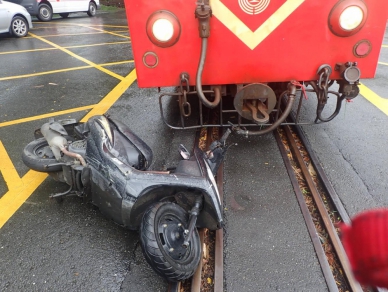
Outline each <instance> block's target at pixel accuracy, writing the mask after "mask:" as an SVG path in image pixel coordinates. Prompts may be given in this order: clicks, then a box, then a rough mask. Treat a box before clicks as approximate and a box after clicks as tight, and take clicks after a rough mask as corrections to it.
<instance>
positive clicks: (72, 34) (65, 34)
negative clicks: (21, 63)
mask: <svg viewBox="0 0 388 292" xmlns="http://www.w3.org/2000/svg"><path fill="white" fill-rule="evenodd" d="M80 26H81V27H86V28H92V27H87V26H84V25H80ZM96 30H97V29H96ZM115 32H126V33H128V30H121V31H115ZM103 33H106V34H113V35H117V36H120V37H124V38H129V37H128V36H123V35H121V34H114V33H112V32H110V31H107V30H100V29H99V30H98V31H97V32H81V33H62V34H48V35H44V36H42V37H45V38H47V37H51V38H52V37H62V36H79V35H87V34H103ZM31 38H33V37H32V36H30V37H25V39H31Z"/></svg>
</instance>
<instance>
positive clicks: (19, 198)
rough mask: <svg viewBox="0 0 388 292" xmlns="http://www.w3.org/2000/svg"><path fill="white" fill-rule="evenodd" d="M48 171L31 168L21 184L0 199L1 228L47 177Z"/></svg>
mask: <svg viewBox="0 0 388 292" xmlns="http://www.w3.org/2000/svg"><path fill="white" fill-rule="evenodd" d="M47 176H48V175H47V173H41V172H36V171H33V170H30V171H28V172H27V173H26V175H24V176H23V178H22V179H21V183H20V185H19V186H18V187H17V188H15V189H12V190H9V191H8V192H7V193H5V194H4V196H2V197H1V199H0V228H2V227H3V226H4V224H5V223H6V222H7V221H8V220H9V218H11V217H12V215H13V214H15V212H16V211H17V210H18V209H19V208H20V207H21V206H22V205H23V203H24V202H25V201H26V200H27V199H28V198H29V197H30V196H31V194H32V193H33V192H34V191H35V190H36V189H37V188H38V187H39V186H40V185H41V183H42V182H43V181H44V180H45V179H46V177H47Z"/></svg>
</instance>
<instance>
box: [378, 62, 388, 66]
mask: <svg viewBox="0 0 388 292" xmlns="http://www.w3.org/2000/svg"><path fill="white" fill-rule="evenodd" d="M379 64H380V65H385V66H388V63H384V62H379Z"/></svg>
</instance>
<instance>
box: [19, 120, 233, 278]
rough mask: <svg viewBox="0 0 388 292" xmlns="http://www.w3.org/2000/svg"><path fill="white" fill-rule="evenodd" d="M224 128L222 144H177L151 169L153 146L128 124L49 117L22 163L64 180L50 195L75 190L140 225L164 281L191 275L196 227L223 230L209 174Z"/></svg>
mask: <svg viewBox="0 0 388 292" xmlns="http://www.w3.org/2000/svg"><path fill="white" fill-rule="evenodd" d="M230 132H231V131H230V130H229V129H228V130H227V131H226V132H225V134H224V135H223V136H222V138H221V139H220V140H219V141H215V142H213V143H212V144H211V146H210V150H209V151H207V152H203V151H202V150H200V149H199V148H197V147H196V148H194V151H193V153H192V154H190V152H189V151H188V150H187V149H186V148H185V147H184V146H183V145H180V147H179V150H180V153H181V156H182V160H180V161H179V163H178V165H177V166H176V168H175V169H174V170H171V171H150V170H148V168H149V166H150V165H151V163H152V151H151V149H150V148H149V147H148V145H146V144H145V143H144V141H142V140H141V139H140V138H139V137H138V136H136V135H135V134H134V133H133V132H132V131H131V130H130V129H129V128H128V127H127V126H126V125H124V124H123V123H121V122H120V121H118V120H115V119H112V118H110V117H108V116H104V115H99V116H94V117H92V118H90V119H89V120H88V121H87V122H86V123H77V122H76V121H75V120H74V119H67V120H60V121H54V120H53V119H51V120H50V121H49V122H48V123H45V124H44V125H43V126H42V127H41V128H40V129H38V130H36V131H35V140H34V141H32V142H30V143H29V144H28V145H27V146H26V147H25V148H24V151H23V154H22V159H23V162H24V163H25V164H26V165H27V166H28V167H29V168H31V169H33V170H35V171H39V172H46V173H48V174H49V175H50V176H51V177H53V178H54V179H55V180H57V181H60V182H64V183H66V184H68V185H69V189H68V191H66V192H64V193H57V194H54V195H51V196H50V197H52V198H56V199H58V200H60V199H63V198H64V197H66V196H69V195H74V194H75V195H77V196H79V197H81V198H83V199H84V201H86V202H91V203H92V204H94V205H96V206H97V207H98V208H99V209H100V211H101V212H102V213H103V214H105V215H106V216H107V217H108V218H110V219H112V220H113V221H114V222H116V223H118V224H120V225H122V226H124V227H126V228H129V229H132V230H139V232H140V242H141V246H142V250H143V253H144V255H145V258H146V260H147V262H148V263H149V264H150V265H151V267H152V268H153V269H154V270H155V271H156V272H157V273H158V274H160V275H161V276H163V277H164V278H166V279H167V280H168V281H172V282H176V281H182V280H184V279H187V278H189V277H191V276H192V275H193V274H194V272H195V270H196V268H197V266H198V264H199V262H200V260H201V244H200V239H199V235H198V231H197V228H208V229H210V230H216V229H219V228H221V227H222V223H223V221H222V207H221V201H220V195H219V193H218V189H217V185H216V182H215V180H214V176H215V174H216V173H217V170H218V168H219V166H220V164H221V162H222V160H223V158H224V155H225V152H226V150H227V147H226V144H225V140H226V138H227V137H228V135H229V134H230Z"/></svg>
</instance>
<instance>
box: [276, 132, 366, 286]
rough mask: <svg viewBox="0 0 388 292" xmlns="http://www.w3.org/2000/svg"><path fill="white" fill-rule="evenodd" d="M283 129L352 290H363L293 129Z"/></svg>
mask: <svg viewBox="0 0 388 292" xmlns="http://www.w3.org/2000/svg"><path fill="white" fill-rule="evenodd" d="M283 129H284V131H285V134H286V136H287V139H288V142H289V143H290V145H289V146H290V150H291V153H292V155H293V157H294V159H295V160H296V162H297V163H298V166H299V168H300V169H301V171H302V173H303V177H304V179H305V181H306V184H307V186H308V187H309V189H310V192H311V194H312V197H313V199H314V202H315V205H316V207H317V209H318V211H319V213H320V216H321V218H322V220H323V223H324V226H325V228H326V231H327V233H328V235H329V237H330V240H331V243H332V245H333V247H334V250H335V252H336V254H337V257H338V259H339V261H340V264H341V267H342V269H343V271H344V274H345V277H346V279H347V281H348V284H349V287H350V288H351V290H352V291H353V292H358V291H363V290H362V288H361V286H360V284H358V282H357V281H356V280H355V279H354V277H353V273H352V271H351V268H350V265H349V261H348V259H347V256H346V253H345V250H344V248H343V246H342V243H341V241H340V239H339V236H338V234H337V231H336V228H335V226H334V224H333V222H332V221H331V219H330V216H329V213H328V212H327V210H326V207H325V204H324V202H323V200H322V198H321V196H320V194H319V192H318V189H317V187H316V185H315V183H314V181H313V178H312V176H311V175H310V172H309V170H308V168H307V166H306V164H305V163H304V160H303V157H302V155H301V153H300V151H299V149H298V146H297V145H296V142H295V140H294V138H293V136H292V133H291V130H290V128H289V127H288V126H287V127H283Z"/></svg>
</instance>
